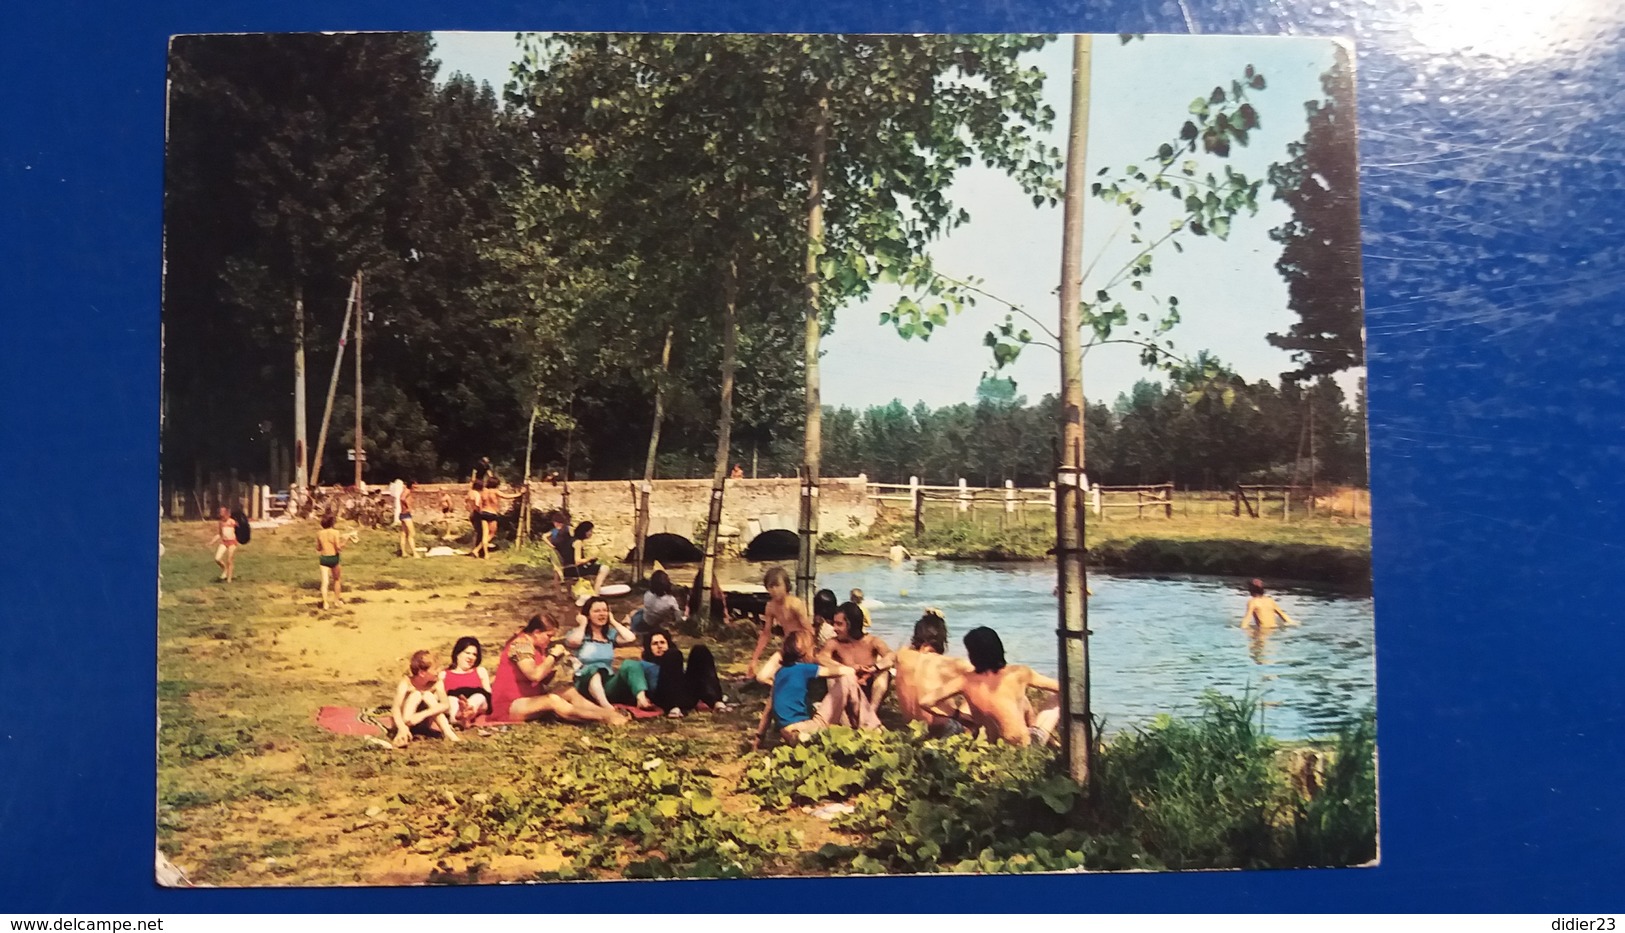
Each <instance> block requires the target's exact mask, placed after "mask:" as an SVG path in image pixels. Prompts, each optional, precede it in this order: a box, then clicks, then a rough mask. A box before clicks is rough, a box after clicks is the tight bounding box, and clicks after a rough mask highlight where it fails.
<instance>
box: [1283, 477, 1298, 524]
mask: <svg viewBox="0 0 1625 933" xmlns="http://www.w3.org/2000/svg"><path fill="white" fill-rule="evenodd" d="M1296 488H1297V487H1296V486H1288V487H1287V488H1286V494H1285V495H1283V496H1282V497H1281V521H1283V522H1284V521H1287V520H1288V519H1290V518H1291V517H1292V491H1293V490H1294V489H1296Z"/></svg>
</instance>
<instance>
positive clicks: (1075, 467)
mask: <svg viewBox="0 0 1625 933" xmlns="http://www.w3.org/2000/svg"><path fill="white" fill-rule="evenodd" d="M1090 43H1091V40H1090V37H1089V36H1086V35H1077V36H1073V37H1072V113H1071V129H1070V133H1069V134H1068V138H1067V149H1066V189H1065V194H1064V198H1063V206H1062V217H1063V231H1062V244H1061V287H1060V299H1061V308H1060V344H1061V400H1060V401H1061V404H1060V406H1059V408H1060V411H1059V414H1060V419H1059V420H1060V424H1059V428H1060V430H1059V435H1060V441H1061V443H1060V451H1059V453H1060V462H1059V464H1058V467H1057V470H1056V476H1055V564H1056V591H1057V593H1058V594H1059V605H1058V607H1057V609H1058V614H1059V616H1060V619H1059V622H1060V624H1059V626H1058V628H1057V630H1056V638H1057V642H1058V644H1057V648H1058V650H1059V654H1060V662H1061V663H1060V673H1061V677H1060V681H1061V725H1060V729H1061V757H1062V759H1063V760H1064V761H1065V762H1066V766H1067V771H1068V773H1069V774H1070V775H1071V776H1072V778H1073V779H1074V780H1076V781H1077V782H1078V783H1079V784H1087V783H1088V780H1089V771H1090V757H1091V754H1092V752H1093V747H1094V740H1093V731H1094V724H1093V721H1092V719H1091V713H1090V709H1089V628H1088V603H1087V601H1086V600H1085V599H1084V592H1085V590H1086V588H1087V586H1088V578H1087V575H1088V568H1087V567H1086V566H1085V557H1086V555H1085V552H1084V544H1085V540H1084V532H1085V521H1086V519H1085V512H1086V509H1085V505H1084V490H1083V482H1084V480H1083V475H1084V472H1083V471H1084V434H1083V432H1084V395H1083V346H1082V340H1081V338H1080V336H1079V328H1080V326H1081V319H1080V309H1079V302H1080V299H1081V297H1082V291H1083V204H1084V195H1085V187H1084V186H1085V184H1086V179H1085V177H1084V159H1085V153H1086V151H1087V144H1088V132H1089V61H1090V52H1091V51H1092V49H1091V44H1090Z"/></svg>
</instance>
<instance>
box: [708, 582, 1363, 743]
mask: <svg viewBox="0 0 1625 933" xmlns="http://www.w3.org/2000/svg"><path fill="white" fill-rule="evenodd" d="M766 566H767V565H766V564H748V563H744V562H729V563H727V564H725V565H724V567H723V568H722V576H723V579H724V580H725V581H735V580H739V581H743V580H751V581H752V582H756V581H759V580H760V579H761V577H760V571H761V569H762V568H764V567H766ZM818 582H819V586H821V587H825V588H828V589H831V590H834V591H835V593H836V594H837V596H838V597H839V598H840V599H841V600H842V601H845V599H846V595H847V592H848V591H849V590H850V589H852V588H853V587H858V588H861V589H862V590H863V592H864V602H865V605H866V607H867V608H868V609H869V614H870V617H871V619H872V622H873V628H872V629H871V630H872V631H873V632H874V634H876V635H878V636H879V637H880V638H882V639H884V640H885V642H886V643H887V644H889V645H891V646H892V647H893V648H897V647H900V646H903V645H906V644H907V643H908V639H909V637H910V635H911V634H912V633H913V630H914V623H915V621H916V620H918V619H919V617H920V612H921V610H922V609H924V608H925V607H926V606H935V607H937V608H938V609H940V610H941V611H942V614H943V616H944V617H945V618H946V619H947V621H948V637H949V646H948V650H949V653H950V654H955V655H959V656H961V657H963V656H964V645H963V644H962V642H961V639H962V638H963V637H964V634H965V633H966V632H967V631H969V630H971V629H972V628H975V627H976V626H978V625H987V626H990V627H992V628H994V629H995V630H997V631H998V633H999V636H1000V638H1001V639H1003V641H1004V647H1005V654H1006V657H1007V659H1008V660H1009V661H1010V663H1012V664H1025V665H1027V666H1029V667H1032V668H1033V669H1034V670H1038V671H1041V672H1043V673H1046V674H1049V675H1051V676H1054V675H1055V674H1056V656H1057V653H1056V639H1055V627H1056V607H1055V598H1054V596H1053V595H1052V593H1053V590H1054V586H1055V568H1054V566H1053V565H1052V564H1048V563H1042V562H1020V563H1018V562H1010V563H981V562H965V561H935V560H921V561H908V562H906V563H902V564H892V563H890V562H889V561H885V560H877V559H874V558H864V557H820V558H819V561H818ZM1089 583H1090V586H1091V587H1092V588H1093V589H1094V591H1095V595H1094V596H1093V598H1091V599H1090V601H1089V628H1090V630H1091V631H1092V632H1093V633H1094V634H1093V635H1092V636H1091V637H1090V639H1089V654H1090V668H1091V670H1090V674H1091V678H1092V681H1093V696H1092V704H1093V709H1094V713H1095V715H1096V716H1097V717H1101V718H1104V719H1105V721H1106V730H1107V732H1108V733H1115V732H1117V731H1120V730H1122V729H1124V728H1126V727H1129V726H1144V725H1146V724H1148V723H1149V722H1150V721H1151V720H1152V718H1154V717H1155V716H1157V715H1158V714H1160V713H1168V714H1170V715H1173V716H1191V715H1194V714H1196V713H1197V712H1199V710H1200V704H1199V700H1200V698H1201V696H1202V693H1203V691H1205V690H1209V689H1212V690H1216V691H1218V692H1220V693H1223V694H1226V695H1230V696H1241V695H1242V693H1243V692H1250V693H1251V695H1252V696H1254V697H1256V698H1259V699H1261V700H1262V701H1263V703H1264V708H1263V714H1264V717H1263V718H1264V728H1265V731H1267V732H1268V733H1269V734H1271V735H1273V736H1275V737H1276V738H1280V739H1302V738H1310V737H1320V736H1326V735H1329V734H1331V733H1334V732H1335V731H1336V730H1337V728H1338V726H1339V725H1340V724H1342V723H1343V722H1345V721H1347V720H1349V719H1350V718H1352V717H1353V716H1356V715H1358V713H1359V712H1360V711H1362V710H1365V709H1367V708H1368V707H1372V706H1374V702H1375V680H1376V678H1375V666H1374V654H1373V637H1372V634H1373V633H1372V602H1371V598H1370V596H1369V595H1363V594H1351V593H1349V592H1347V591H1338V590H1336V589H1334V588H1329V587H1315V586H1311V585H1305V584H1287V583H1281V584H1279V585H1277V586H1272V587H1271V590H1270V595H1272V596H1274V597H1275V599H1276V601H1277V602H1279V603H1280V605H1281V608H1282V609H1284V610H1285V611H1286V613H1287V614H1288V615H1290V616H1292V617H1293V618H1294V619H1296V620H1298V621H1299V622H1300V623H1301V624H1300V625H1297V626H1284V627H1280V628H1278V629H1276V630H1275V631H1274V632H1272V633H1270V634H1269V635H1268V636H1266V637H1263V638H1260V637H1258V636H1256V635H1253V634H1252V633H1250V632H1248V631H1247V630H1244V629H1242V628H1240V627H1239V626H1238V625H1237V623H1238V622H1239V621H1240V620H1241V614H1242V610H1243V609H1244V607H1245V605H1246V602H1247V593H1246V590H1245V589H1244V586H1243V581H1239V580H1235V579H1231V578H1224V577H1204V576H1195V575H1180V576H1167V575H1162V576H1150V575H1134V574H1113V573H1106V572H1100V571H1096V572H1091V574H1090V576H1089Z"/></svg>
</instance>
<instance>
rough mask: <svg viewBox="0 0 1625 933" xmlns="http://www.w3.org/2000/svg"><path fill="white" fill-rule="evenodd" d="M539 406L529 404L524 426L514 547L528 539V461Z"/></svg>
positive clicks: (531, 449)
mask: <svg viewBox="0 0 1625 933" xmlns="http://www.w3.org/2000/svg"><path fill="white" fill-rule="evenodd" d="M538 414H539V406H537V405H535V404H532V405H531V406H530V426H529V427H527V428H525V474H524V479H523V480H522V481H521V485H522V486H524V487H525V495H524V498H522V499H520V500H519V533H518V534H517V535H515V536H514V537H516V538H517V539H518V540H517V541H515V542H514V547H515V548H520V549H523V548H524V546H525V545H526V543H528V542H529V541H530V511H531V507H530V461H531V456H532V455H533V454H534V453H535V452H536V416H537V415H538Z"/></svg>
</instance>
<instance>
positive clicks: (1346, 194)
mask: <svg viewBox="0 0 1625 933" xmlns="http://www.w3.org/2000/svg"><path fill="white" fill-rule="evenodd" d="M1320 86H1321V88H1322V89H1323V90H1324V91H1325V94H1326V97H1325V99H1324V100H1319V101H1309V102H1308V103H1306V104H1304V109H1305V110H1307V111H1308V114H1309V127H1308V129H1307V130H1306V131H1305V133H1304V137H1303V141H1302V142H1296V143H1292V144H1291V145H1289V146H1288V147H1287V152H1288V154H1289V155H1290V156H1291V158H1290V159H1289V160H1288V161H1286V162H1280V163H1277V164H1275V165H1272V166H1271V167H1270V171H1269V180H1270V184H1271V185H1273V186H1274V188H1275V199H1276V200H1278V201H1283V202H1285V203H1286V204H1287V206H1288V207H1290V208H1292V219H1291V220H1289V221H1287V222H1286V223H1285V224H1282V225H1281V226H1279V227H1276V228H1275V229H1273V230H1271V231H1270V237H1271V239H1274V240H1275V241H1276V242H1278V243H1280V244H1281V258H1280V259H1279V260H1278V261H1277V262H1276V263H1275V268H1276V269H1278V270H1280V273H1281V275H1282V277H1283V278H1285V279H1286V283H1287V293H1288V296H1289V298H1288V303H1289V305H1290V306H1291V308H1292V310H1293V311H1296V312H1297V314H1298V318H1299V320H1298V321H1297V322H1296V323H1294V324H1293V325H1292V326H1291V327H1290V328H1289V329H1288V330H1287V332H1286V333H1285V334H1270V335H1269V337H1268V339H1269V342H1270V343H1271V344H1273V345H1274V346H1277V347H1280V348H1282V349H1284V350H1290V351H1291V352H1292V359H1293V361H1294V362H1296V363H1297V364H1298V369H1296V370H1295V371H1293V372H1291V373H1289V374H1288V375H1289V376H1291V377H1292V378H1310V377H1314V376H1323V375H1328V374H1330V373H1335V372H1339V371H1341V370H1345V369H1350V368H1353V367H1356V366H1364V365H1365V340H1364V332H1363V327H1364V319H1365V315H1364V308H1363V306H1362V301H1361V294H1362V293H1361V290H1360V206H1359V199H1358V191H1359V168H1358V166H1357V165H1356V162H1355V158H1356V150H1355V141H1354V118H1355V114H1354V80H1353V75H1352V73H1351V71H1350V68H1349V61H1348V52H1347V50H1346V49H1345V48H1344V47H1343V46H1341V45H1339V46H1338V47H1337V57H1336V60H1335V61H1334V63H1333V64H1332V67H1331V68H1330V69H1329V70H1327V71H1326V73H1325V74H1323V75H1321V78H1320Z"/></svg>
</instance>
